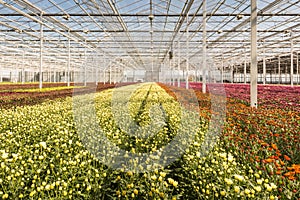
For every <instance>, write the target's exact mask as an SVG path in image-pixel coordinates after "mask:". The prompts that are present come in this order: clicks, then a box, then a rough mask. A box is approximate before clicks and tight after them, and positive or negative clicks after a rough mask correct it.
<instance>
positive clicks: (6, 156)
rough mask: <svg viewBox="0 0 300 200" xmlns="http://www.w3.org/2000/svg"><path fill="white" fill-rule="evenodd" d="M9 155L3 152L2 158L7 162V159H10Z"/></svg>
mask: <svg viewBox="0 0 300 200" xmlns="http://www.w3.org/2000/svg"><path fill="white" fill-rule="evenodd" d="M8 155H9V154H8V153H6V152H3V153H2V158H3V159H4V160H5V159H7V158H8Z"/></svg>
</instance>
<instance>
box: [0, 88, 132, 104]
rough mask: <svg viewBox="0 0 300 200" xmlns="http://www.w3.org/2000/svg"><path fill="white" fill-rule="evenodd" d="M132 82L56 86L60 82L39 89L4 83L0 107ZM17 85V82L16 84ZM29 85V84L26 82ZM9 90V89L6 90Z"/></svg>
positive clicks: (36, 101) (0, 91)
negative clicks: (17, 87)
mask: <svg viewBox="0 0 300 200" xmlns="http://www.w3.org/2000/svg"><path fill="white" fill-rule="evenodd" d="M128 84H132V83H123V84H113V83H112V84H109V83H106V84H103V83H98V85H97V86H96V85H95V83H93V84H88V86H86V87H83V86H82V84H79V83H78V84H76V85H75V86H71V87H66V86H64V87H57V86H58V85H60V84H54V85H51V86H52V87H46V85H44V86H45V88H42V89H41V90H40V89H36V88H35V86H36V84H33V85H34V88H31V89H30V87H29V88H21V89H20V88H19V89H16V87H15V85H13V86H12V87H10V85H6V87H5V88H6V89H2V90H0V108H13V107H16V106H24V105H35V104H39V103H41V102H44V101H45V100H53V99H56V98H63V97H67V96H68V97H70V96H73V95H77V94H83V93H91V92H95V91H102V90H105V89H108V88H114V87H120V86H122V85H128ZM18 85H19V84H18ZM27 85H30V84H27ZM7 88H9V90H11V91H9V92H8V91H7V90H8V89H7Z"/></svg>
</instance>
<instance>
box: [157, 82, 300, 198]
mask: <svg viewBox="0 0 300 200" xmlns="http://www.w3.org/2000/svg"><path fill="white" fill-rule="evenodd" d="M161 86H162V87H164V88H165V90H166V91H169V93H170V94H172V92H170V88H172V89H173V90H175V89H176V90H184V89H182V88H174V87H171V86H165V85H161ZM214 86H215V85H213V86H211V88H210V90H211V91H213V92H211V93H206V94H203V93H201V92H200V91H199V88H196V89H194V92H195V94H196V95H197V97H198V99H201V101H199V102H203V100H204V102H210V103H209V104H208V107H203V108H202V110H206V111H207V112H208V114H206V115H203V116H204V117H206V118H207V119H208V120H210V118H211V109H210V108H211V106H212V105H211V98H212V97H213V96H214V94H213V93H215V94H217V95H218V96H219V97H220V94H221V93H222V92H220V91H221V89H220V87H219V88H218V87H214ZM231 86H232V85H231ZM233 87H234V86H232V88H233ZM212 89H214V90H212ZM225 89H226V86H225ZM226 91H227V90H226ZM279 91H280V89H279ZM226 94H227V95H228V93H226ZM237 94H240V92H237ZM223 95H224V94H223ZM292 95H294V94H293V92H292V94H290V95H289V96H292ZM271 106H272V105H271ZM226 109H227V112H226V116H227V117H226V123H225V124H224V129H223V134H222V136H221V140H222V142H223V148H224V149H226V151H232V152H234V153H235V155H236V160H237V162H238V163H240V164H242V165H244V166H250V167H251V169H253V170H251V171H253V174H255V171H258V172H260V174H259V177H260V178H263V179H264V180H267V181H268V182H270V181H271V182H273V183H275V184H276V185H277V186H278V187H277V189H276V190H275V191H274V195H273V196H274V197H277V198H281V199H297V197H298V198H299V196H300V195H299V194H300V192H299V187H300V182H299V178H300V154H299V152H300V115H299V111H298V108H295V109H293V110H291V109H282V108H281V107H279V108H273V109H270V106H269V105H268V104H267V102H265V106H261V107H259V108H258V109H253V108H251V107H249V106H248V105H247V104H246V103H243V101H240V100H239V99H235V98H229V97H228V98H227V106H226ZM256 176H257V175H256ZM259 182H260V181H259ZM262 183H263V182H262ZM275 194H276V195H275Z"/></svg>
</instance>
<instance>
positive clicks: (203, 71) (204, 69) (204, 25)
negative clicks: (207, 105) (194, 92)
mask: <svg viewBox="0 0 300 200" xmlns="http://www.w3.org/2000/svg"><path fill="white" fill-rule="evenodd" d="M202 7H203V23H202V26H203V32H202V63H203V66H202V92H203V93H206V0H203V5H202Z"/></svg>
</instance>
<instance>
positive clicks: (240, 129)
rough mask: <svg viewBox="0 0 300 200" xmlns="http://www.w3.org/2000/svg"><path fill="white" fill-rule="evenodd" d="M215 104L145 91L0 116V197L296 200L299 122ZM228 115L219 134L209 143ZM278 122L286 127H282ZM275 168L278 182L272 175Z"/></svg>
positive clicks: (192, 94) (157, 89)
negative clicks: (271, 171) (214, 124)
mask: <svg viewBox="0 0 300 200" xmlns="http://www.w3.org/2000/svg"><path fill="white" fill-rule="evenodd" d="M212 98H214V97H212V95H208V94H202V93H200V92H199V91H192V90H184V89H182V88H175V87H174V88H173V87H168V86H166V85H162V84H160V86H158V85H157V84H140V85H130V86H126V87H122V88H119V89H118V88H115V89H107V90H104V91H102V92H99V93H92V94H85V95H77V96H75V97H73V98H69V97H67V98H62V99H61V98H59V99H56V100H53V101H47V102H43V103H41V104H37V105H34V106H24V107H16V108H14V109H2V110H1V112H0V122H1V123H0V124H1V126H0V150H1V152H0V155H1V158H0V160H1V168H0V185H1V189H0V195H1V196H0V197H2V199H173V200H174V199H247V198H253V199H297V197H299V191H298V188H299V167H298V166H299V165H298V164H299V162H298V160H297V159H298V154H297V152H299V149H298V148H299V137H298V138H297V136H298V133H299V132H300V131H299V126H298V125H299V123H300V119H299V115H296V114H295V113H294V112H293V111H284V110H283V111H282V113H279V114H277V116H278V119H276V120H275V122H271V121H269V120H274V119H273V116H275V113H273V115H272V113H270V111H268V110H264V111H262V110H260V111H259V112H261V113H260V114H261V115H260V116H261V118H258V119H256V118H255V114H257V113H255V112H256V110H253V109H251V108H248V107H247V106H245V105H244V104H241V103H238V102H236V101H233V100H232V99H228V100H227V105H226V104H225V108H223V107H222V106H216V107H214V105H212V104H211V103H209V102H214V103H217V104H218V103H222V101H223V99H221V100H220V101H216V100H215V101H211V99H212ZM194 100H196V102H195V101H194ZM197 104H199V105H198V108H200V109H197V108H196V106H197ZM220 105H222V104H220ZM195 111H196V113H195ZM222 112H226V115H227V116H223V115H220V118H217V119H218V120H221V119H222V117H226V120H227V122H226V123H225V124H224V126H223V127H222V128H223V131H222V132H220V134H216V135H211V134H210V133H209V132H207V130H208V129H209V127H210V124H211V123H212V122H215V121H212V118H213V117H214V116H215V115H216V113H217V115H218V113H219V114H220V113H222ZM257 112H258V110H257ZM280 114H282V117H283V118H284V119H285V120H286V121H285V122H286V124H287V125H286V126H284V127H277V124H276V123H279V115H280ZM288 116H289V117H288ZM247 120H253V122H251V123H249V122H248V121H247ZM260 120H265V123H263V122H261V123H260ZM291 122H294V123H291ZM221 124H222V123H221ZM263 124H265V126H263ZM266 124H268V126H266ZM217 127H218V126H217ZM250 128H252V129H253V128H256V129H257V131H256V132H254V130H252V129H250ZM282 128H283V129H284V130H282ZM248 129H249V130H248ZM212 130H213V131H217V130H219V129H218V128H215V127H214V126H213V128H212ZM279 130H281V131H282V132H280V133H279V132H277V131H279ZM270 131H272V132H274V133H278V134H279V135H278V136H276V137H275V135H274V134H273V135H271V134H270V133H269V132H270ZM208 133H209V134H208ZM221 133H222V134H221ZM281 133H282V134H281ZM253 135H256V137H254V136H253ZM277 137H278V139H277ZM258 138H259V139H258ZM283 139H286V140H285V141H282V140H283ZM260 140H261V141H260ZM255 141H256V143H255ZM286 141H288V142H289V145H288V146H287V145H286V144H285V142H286ZM262 142H264V143H262ZM266 144H269V145H266ZM275 145H276V146H275ZM271 148H272V149H271ZM274 149H275V150H274ZM286 150H288V152H286ZM278 152H279V153H281V155H277V156H278V159H277V158H275V157H271V156H272V155H273V154H276V153H278ZM291 152H294V154H292V153H291ZM292 155H293V156H292ZM247 156H249V157H247ZM251 156H252V157H251ZM255 156H258V157H255ZM251 158H253V160H251ZM267 159H273V160H272V162H269V161H270V160H267ZM276 163H277V164H278V163H279V164H280V167H281V169H280V170H281V174H276V173H273V174H270V173H269V172H270V169H271V167H272V169H273V171H274V170H275V169H276V170H278V168H275V167H276ZM297 163H298V164H297ZM289 172H290V174H287V175H286V173H289ZM291 177H293V178H291Z"/></svg>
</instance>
